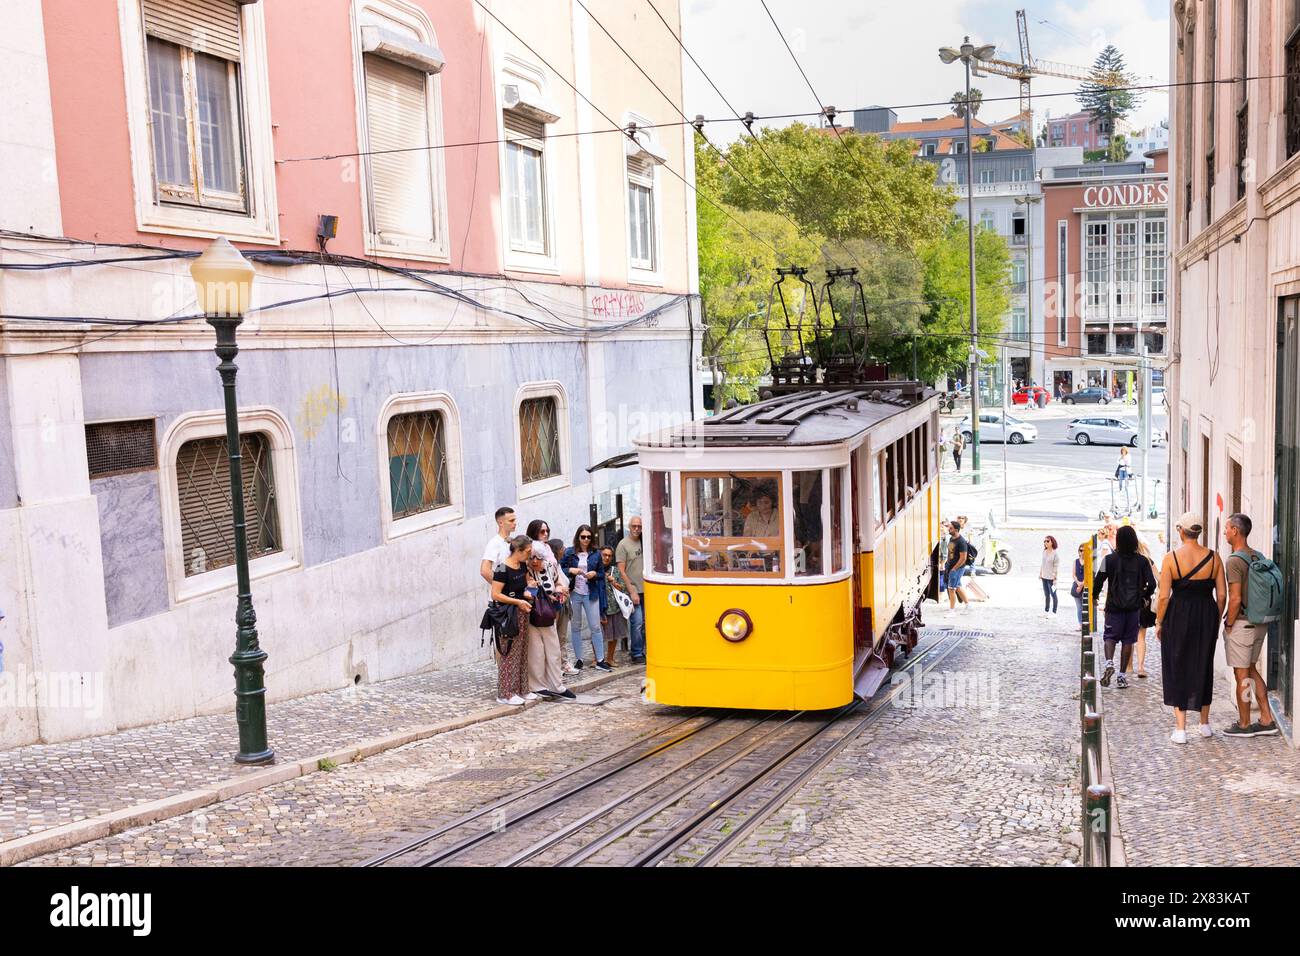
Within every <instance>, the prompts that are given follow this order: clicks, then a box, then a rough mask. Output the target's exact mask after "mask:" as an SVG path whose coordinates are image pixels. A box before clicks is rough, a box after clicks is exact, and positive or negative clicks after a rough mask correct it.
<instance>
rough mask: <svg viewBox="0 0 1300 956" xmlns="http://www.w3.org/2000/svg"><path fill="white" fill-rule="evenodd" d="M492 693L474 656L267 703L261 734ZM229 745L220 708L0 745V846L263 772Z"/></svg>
mask: <svg viewBox="0 0 1300 956" xmlns="http://www.w3.org/2000/svg"><path fill="white" fill-rule="evenodd" d="M585 673H587V672H586V671H584V674H585ZM616 673H617V672H616ZM636 673H638V674H640V673H642V669H641V668H636ZM575 686H580V685H576V684H575ZM495 698H496V665H495V664H494V663H493V662H492V661H490V660H483V661H478V662H475V663H473V664H468V665H464V666H461V667H457V668H452V669H448V670H440V671H431V672H428V673H423V674H416V675H413V676H410V677H403V678H398V679H396V680H391V681H384V682H381V683H375V684H362V685H360V686H357V687H351V688H346V689H344V690H339V691H331V692H329V693H324V694H313V695H311V696H309V697H300V698H298V699H296V700H288V701H279V702H276V703H273V704H272V705H270V706H269V707H268V708H267V735H268V738H269V740H270V742H271V746H272V747H273V748H274V749H275V751H276V756H277V758H278V759H279V761H280V762H281V763H288V762H290V761H293V760H302V759H305V758H308V757H311V756H312V755H314V754H318V753H327V752H330V751H332V750H336V749H339V748H342V747H345V746H347V745H349V744H353V743H357V742H360V741H362V740H366V739H368V738H372V737H377V736H381V735H383V734H387V733H395V732H399V731H402V730H405V729H408V728H414V727H419V726H423V725H428V724H435V723H438V722H440V721H445V720H451V719H454V718H457V717H463V716H465V715H467V714H470V713H473V712H475V711H479V710H483V709H486V708H490V707H494V706H495V705H496V701H495ZM232 704H233V698H232ZM238 742H239V734H238V731H237V729H236V725H235V720H234V714H233V713H229V714H219V715H213V716H208V717H195V718H191V719H188V720H178V721H174V722H172V723H166V724H155V725H150V726H147V727H139V728H136V729H133V730H127V731H123V732H121V733H116V734H108V735H105V736H101V737H91V738H87V739H84V740H77V741H71V742H68V743H59V744H37V745H33V746H27V747H18V748H15V749H12V750H6V751H0V842H4V841H5V840H11V839H14V838H16V837H21V836H24V835H26V834H29V833H35V832H37V831H40V830H45V829H48V828H50V827H54V826H58V825H59V824H64V823H71V822H75V821H77V820H83V819H86V818H87V817H92V816H95V815H96V814H101V813H107V812H110V811H113V810H119V809H122V808H125V807H130V806H133V805H136V804H141V803H145V802H148V801H152V800H159V799H162V798H164V797H168V796H172V795H175V794H180V793H185V792H186V791H189V790H193V789H196V788H199V787H203V786H209V785H212V784H215V783H218V782H221V781H223V780H229V779H232V778H236V777H239V776H242V775H244V774H248V773H253V772H256V771H257V770H260V769H264V768H254V767H241V766H239V765H238V764H236V763H234V759H233V758H234V755H235V748H236V747H237V745H238Z"/></svg>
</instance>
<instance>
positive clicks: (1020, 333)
mask: <svg viewBox="0 0 1300 956" xmlns="http://www.w3.org/2000/svg"><path fill="white" fill-rule="evenodd" d="M1011 337H1012V338H1013V339H1016V340H1017V341H1019V342H1028V341H1029V317H1028V313H1026V311H1025V310H1024V309H1022V308H1020V307H1019V306H1017V307H1016V308H1014V309H1012V310H1011Z"/></svg>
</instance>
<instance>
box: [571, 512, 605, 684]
mask: <svg viewBox="0 0 1300 956" xmlns="http://www.w3.org/2000/svg"><path fill="white" fill-rule="evenodd" d="M594 537H595V534H594V533H593V532H592V530H591V526H590V525H585V524H584V525H579V526H578V530H577V532H575V533H574V535H573V547H571V548H569V550H567V551H565V552H564V560H563V561H561V562H560V568H561V570H563V571H564V573H565V574H567V575H568V576H569V578H570V579H571V580H572V582H573V583H572V585H571V586H570V588H569V603H570V604H571V605H572V606H573V611H572V613H573V621H572V623H571V624H570V626H569V640H570V641H571V642H572V644H573V656H574V658H575V660H578V661H580V660H582V629H583V628H582V625H583V623H584V622H585V623H586V625H587V631H588V633H589V635H590V640H591V647H592V651H593V652H594V654H595V657H596V663H595V666H596V670H599V671H606V672H608V671H612V670H613V669H614V668H613V667H612V666H611V665H610V663H609V661H608V659H607V658H606V657H605V632H604V631H603V630H602V629H601V627H600V605H601V603H602V599H603V596H604V591H605V569H604V567H603V566H602V565H601V563H600V555H599V553H598V552H597V551H596V550H595V548H594V547H593V539H594Z"/></svg>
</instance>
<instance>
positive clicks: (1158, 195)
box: [1083, 183, 1169, 209]
mask: <svg viewBox="0 0 1300 956" xmlns="http://www.w3.org/2000/svg"><path fill="white" fill-rule="evenodd" d="M1083 205H1084V208H1085V209H1110V208H1114V207H1116V206H1167V205H1169V184H1168V183H1120V184H1118V185H1115V186H1089V187H1088V188H1087V189H1085V190H1084V191H1083Z"/></svg>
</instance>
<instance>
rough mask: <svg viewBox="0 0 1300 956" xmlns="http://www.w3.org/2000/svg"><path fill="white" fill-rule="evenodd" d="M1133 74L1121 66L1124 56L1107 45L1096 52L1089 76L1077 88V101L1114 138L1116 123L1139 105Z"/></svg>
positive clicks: (1113, 47)
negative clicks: (1090, 75)
mask: <svg viewBox="0 0 1300 956" xmlns="http://www.w3.org/2000/svg"><path fill="white" fill-rule="evenodd" d="M1132 85H1133V75H1132V74H1130V73H1129V72H1128V69H1127V67H1126V66H1125V65H1124V56H1123V54H1122V53H1120V52H1119V50H1118V49H1117V48H1116V47H1115V45H1114V44H1111V45H1109V46H1107V47H1106V49H1104V50H1102V51H1101V52H1100V53H1098V54H1097V59H1096V60H1094V61H1093V64H1092V79H1090V80H1088V82H1086V83H1084V84H1083V86H1081V87H1080V88H1079V103H1080V105H1082V106H1083V108H1084V109H1085V110H1086V111H1087V112H1088V113H1090V114H1092V118H1093V119H1094V120H1095V121H1096V122H1097V125H1098V126H1099V128H1101V129H1102V130H1104V131H1106V132H1107V134H1108V135H1110V136H1111V137H1112V139H1113V138H1114V133H1115V129H1116V124H1117V123H1118V122H1119V120H1122V119H1125V118H1126V117H1128V115H1129V114H1130V113H1132V112H1133V110H1135V109H1137V107H1139V106H1140V105H1142V97H1141V96H1140V95H1139V94H1138V93H1137V92H1136V91H1134V90H1131V89H1126V87H1130V86H1132Z"/></svg>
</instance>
